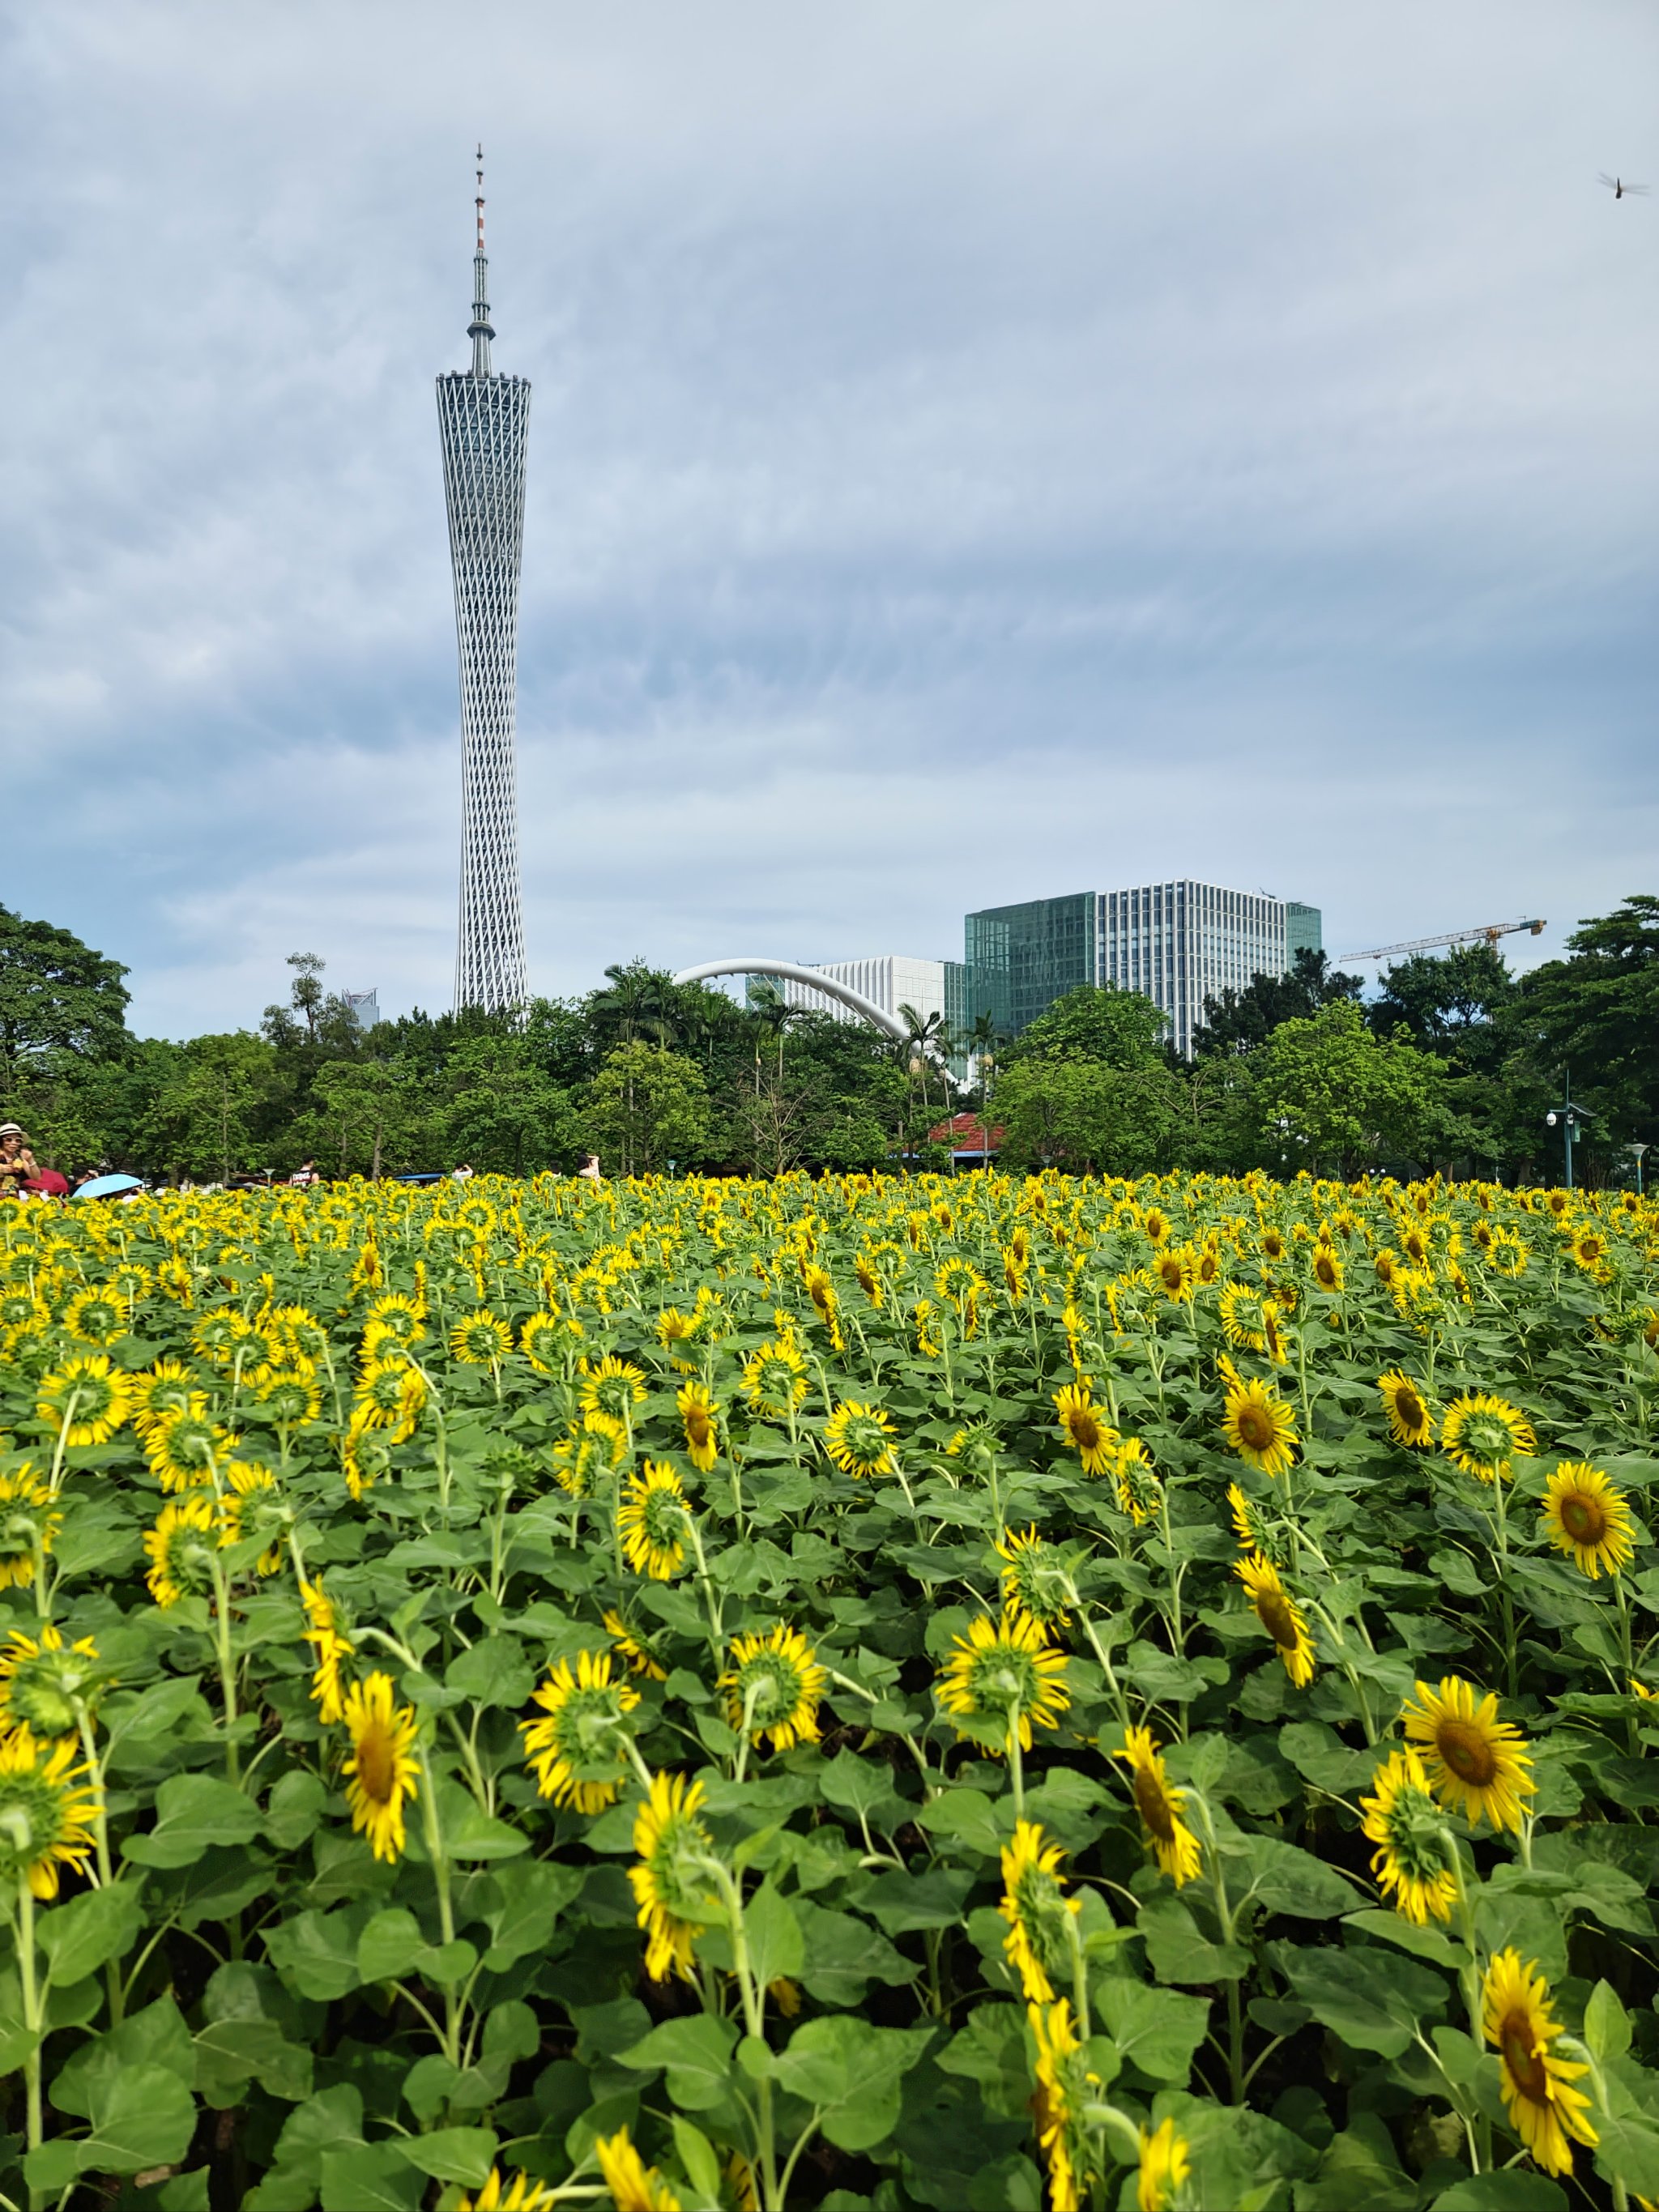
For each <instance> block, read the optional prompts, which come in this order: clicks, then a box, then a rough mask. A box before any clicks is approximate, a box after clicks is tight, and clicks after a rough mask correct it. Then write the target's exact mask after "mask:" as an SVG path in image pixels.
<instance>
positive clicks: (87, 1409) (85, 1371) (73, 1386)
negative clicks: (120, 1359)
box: [34, 1352, 131, 1445]
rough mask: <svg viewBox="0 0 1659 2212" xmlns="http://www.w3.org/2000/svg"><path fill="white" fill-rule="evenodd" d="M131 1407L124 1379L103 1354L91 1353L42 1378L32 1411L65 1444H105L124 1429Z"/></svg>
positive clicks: (69, 1360) (70, 1361) (71, 1360)
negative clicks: (120, 1429)
mask: <svg viewBox="0 0 1659 2212" xmlns="http://www.w3.org/2000/svg"><path fill="white" fill-rule="evenodd" d="M130 1403H131V1400H130V1395H129V1392H128V1388H127V1378H126V1376H125V1375H124V1374H123V1373H122V1371H121V1370H120V1369H119V1368H118V1367H112V1365H111V1364H110V1361H109V1358H108V1356H107V1354H106V1353H105V1352H89V1353H88V1354H86V1355H85V1356H84V1357H82V1358H75V1359H66V1360H65V1361H64V1364H63V1365H62V1366H61V1367H59V1368H58V1369H57V1370H55V1371H54V1372H53V1373H52V1374H50V1375H47V1376H43V1377H42V1379H41V1383H40V1401H39V1402H38V1404H37V1405H36V1407H35V1409H34V1410H35V1413H36V1414H37V1416H38V1417H39V1419H41V1420H43V1421H49V1422H50V1423H51V1424H52V1426H53V1428H55V1429H57V1430H58V1431H60V1432H61V1433H62V1435H63V1437H64V1442H65V1443H67V1444H70V1445H76V1444H106V1443H108V1442H109V1440H110V1438H111V1437H112V1436H113V1435H114V1434H115V1432H116V1431H117V1430H118V1429H119V1428H121V1427H123V1426H124V1425H125V1422H126V1418H127V1413H128V1410H129V1407H130Z"/></svg>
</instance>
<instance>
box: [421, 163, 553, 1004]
mask: <svg viewBox="0 0 1659 2212" xmlns="http://www.w3.org/2000/svg"><path fill="white" fill-rule="evenodd" d="M477 211H478V238H477V250H476V251H475V252H474V254H473V257H472V320H471V323H469V324H468V325H467V336H468V337H470V338H471V341H472V366H471V368H470V369H465V370H459V371H456V372H453V373H451V374H447V375H443V376H441V377H440V378H439V379H438V423H439V428H440V430H441V434H442V438H443V449H444V494H445V497H446V499H447V502H448V507H449V557H450V561H451V563H452V565H453V568H454V572H455V635H456V641H457V643H458V644H459V648H460V659H461V916H460V934H459V945H458V946H457V950H456V957H455V1010H456V1012H458V1013H459V1012H460V1010H461V1008H462V1007H463V1006H482V1007H483V1008H484V1009H485V1010H486V1011H487V1012H489V1013H510V1012H513V1010H514V1009H515V1008H516V1007H519V1006H522V1005H523V1004H524V1001H525V974H524V922H523V919H522V916H521V915H520V902H519V800H518V770H517V766H516V763H515V760H514V757H513V731H514V723H515V720H516V714H515V703H516V690H517V666H518V631H519V563H520V556H521V555H522V553H523V550H524V466H525V445H526V438H527V436H528V434H529V429H530V386H529V382H528V380H526V378H524V377H522V376H497V375H496V374H495V373H494V371H493V370H492V369H491V368H490V366H489V341H490V340H491V338H493V337H495V331H493V330H492V329H491V328H490V325H489V263H488V261H487V260H486V259H485V258H484V216H483V211H484V200H483V147H482V146H481V147H480V148H479V149H478V197H477Z"/></svg>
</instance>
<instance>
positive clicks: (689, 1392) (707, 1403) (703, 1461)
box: [674, 1382, 720, 1474]
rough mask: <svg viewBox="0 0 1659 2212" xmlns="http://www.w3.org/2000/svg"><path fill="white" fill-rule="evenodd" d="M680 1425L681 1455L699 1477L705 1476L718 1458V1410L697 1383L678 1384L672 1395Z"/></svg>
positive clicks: (705, 1390)
mask: <svg viewBox="0 0 1659 2212" xmlns="http://www.w3.org/2000/svg"><path fill="white" fill-rule="evenodd" d="M674 1403H675V1406H676V1407H678V1411H679V1417H680V1423H681V1425H682V1426H683V1428H684V1431H685V1453H686V1457H687V1458H688V1459H689V1460H690V1462H691V1464H692V1466H693V1467H695V1468H696V1470H697V1472H698V1473H699V1474H708V1471H709V1469H710V1468H712V1467H713V1466H714V1462H715V1460H716V1459H717V1458H718V1457H719V1456H720V1408H719V1407H718V1406H716V1405H715V1403H714V1399H713V1398H712V1397H711V1396H710V1395H709V1394H708V1390H707V1389H705V1388H704V1387H703V1385H702V1383H695V1382H694V1383H682V1384H681V1386H680V1388H679V1389H678V1390H677V1391H676V1392H675V1393H674Z"/></svg>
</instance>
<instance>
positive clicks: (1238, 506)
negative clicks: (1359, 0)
mask: <svg viewBox="0 0 1659 2212" xmlns="http://www.w3.org/2000/svg"><path fill="white" fill-rule="evenodd" d="M0 62H3V69H0V83H3V86H4V88H5V89H4V92H3V94H0V119H3V121H4V123H5V125H6V142H7V143H8V145H9V149H10V154H9V164H10V167H11V170H12V173H11V175H10V178H9V184H8V191H7V192H6V195H5V199H4V211H3V213H0V263H3V269H4V274H5V278H6V282H5V283H4V287H3V305H0V343H3V348H4V357H5V358H6V360H7V361H8V362H9V364H10V371H11V373H10V376H9V380H8V394H7V405H6V408H5V410H4V411H3V415H0V464H3V466H4V468H5V471H6V477H7V481H8V483H9V484H11V485H12V486H13V487H14V491H15V505H14V508H13V519H14V523H15V527H14V530H13V531H12V532H11V533H10V551H9V558H8V574H7V579H6V591H5V608H6V612H5V615H4V617H3V630H0V635H3V640H4V658H3V666H0V717H3V723H0V727H3V732H4V744H5V749H6V757H7V760H8V763H9V782H8V789H9V793H11V794H12V806H13V811H12V814H11V822H12V824H13V834H11V835H9V836H8V838H7V840H6V866H5V869H4V872H3V878H0V897H3V898H5V899H6V900H7V902H9V903H12V904H16V905H21V906H22V907H23V908H25V909H26V910H27V911H31V912H38V913H46V914H50V915H52V916H53V917H54V918H55V919H58V920H62V921H65V922H67V923H69V924H70V926H72V927H76V928H77V929H79V930H81V931H82V933H85V934H86V935H88V937H90V938H91V939H93V940H94V942H96V943H99V944H100V945H103V946H104V947H105V948H106V950H109V951H112V952H115V953H117V954H118V956H119V957H123V958H125V959H127V960H129V961H130V962H131V964H132V966H133V969H134V978H133V980H134V983H135V987H136V994H137V1006H136V1013H137V1018H139V1019H140V1020H141V1021H142V1022H143V1024H145V1025H146V1026H149V1027H153V1028H157V1029H161V1030H167V1031H169V1032H171V1033H174V1034H182V1033H187V1032H188V1031H190V1030H194V1029H197V1028H201V1027H204V1026H208V1025H212V1024H234V1023H237V1022H241V1021H248V1020H252V1019H253V1018H257V1015H258V1009H259V1007H260V1006H263V1004H264V1001H265V1000H266V999H267V998H269V997H270V996H273V995H275V994H276V993H277V991H278V990H279V989H280V987H281V981H282V977H283V968H282V961H283V955H284V954H285V953H286V952H288V951H291V950H294V949H295V948H296V947H298V946H301V945H305V946H308V947H311V948H313V949H314V950H316V951H319V952H321V953H323V954H325V956H326V957H327V958H328V959H329V961H330V963H331V965H330V973H331V977H333V978H334V979H335V980H337V981H339V982H340V983H342V984H349V985H353V986H360V985H366V984H370V983H378V985H379V986H380V992H381V1002H382V1004H383V1005H387V1006H407V1005H410V1004H413V1003H416V1002H420V1003H423V1004H425V1005H427V1006H436V1005H441V1004H442V1003H444V1002H445V1001H446V1000H447V994H448V991H449V988H450V982H451V975H452V969H453V902H454V888H455V877H456V864H457V848H458V845H459V792H458V782H459V777H458V774H457V766H458V755H459V747H458V744H457V742H456V708H455V703H454V670H453V626H452V620H451V614H450V608H449V596H448V578H447V554H446V547H445V542H444V531H443V516H442V505H441V487H440V480H439V465H438V454H437V440H436V429H435V416H434V409H433V403H432V397H431V382H430V379H431V377H432V375H433V374H435V372H436V371H437V370H439V369H441V368H447V367H451V366H457V365H459V363H460V362H461V361H462V359H463V357H464V351H465V341H464V338H463V336H462V331H463V326H464V324H465V315H466V297H467V292H468V287H469V276H470V270H469V266H468V261H467V252H468V232H469V220H470V214H471V210H470V207H469V204H468V201H469V198H470V193H471V173H470V169H469V167H468V162H467V155H468V154H469V152H470V143H469V134H470V133H471V132H474V131H477V130H479V129H482V130H483V133H484V136H485V137H486V140H487V141H488V143H489V152H490V178H489V194H490V234H491V250H492V275H493V277H494V294H495V307H496V321H497V326H498V328H499V330H500V332H501V337H500V340H499V343H498V346H497V358H498V361H499V362H500V363H501V365H502V366H503V367H506V368H513V369H515V370H519V371H521V372H522V373H524V374H528V375H529V376H530V377H531V378H532V380H533V382H534V385H535V401H534V407H533V411H532V432H531V441H532V443H531V505H530V513H529V518H528V526H527V544H526V575H525V609H524V623H523V640H522V666H521V683H520V700H521V707H520V717H521V748H522V754H521V757H522V779H523V804H524V814H525V824H524V838H523V842H524V848H525V858H526V902H527V933H528V938H529V950H530V958H531V970H532V981H533V982H534V983H535V984H536V985H537V986H538V987H541V988H544V989H549V990H568V989H579V988H581V987H585V986H586V984H588V983H589V982H591V981H593V980H594V979H595V978H596V976H597V975H598V973H599V969H601V968H602V967H603V965H604V964H605V962H607V961H608V960H611V959H615V958H618V957H629V955H630V954H632V953H634V952H635V951H638V952H642V953H645V954H647V956H649V957H653V958H660V959H664V960H679V959H682V958H684V959H691V958H694V957H699V956H710V955H713V954H715V953H718V952H721V951H728V950H732V949H740V950H757V949H768V948H770V949H775V950H777V951H782V952H785V953H792V954H794V955H797V956H799V957H809V958H811V957H839V956H845V955H848V954H852V953H857V952H862V951H874V950H878V949H889V950H906V951H932V952H936V953H949V952H952V951H956V950H957V949H958V946H959V937H960V916H961V915H962V913H963V909H964V908H965V907H967V906H970V905H975V904H982V903H988V902H995V901H999V900H1001V899H1005V898H1015V897H1021V896H1031V895H1034V894H1036V893H1040V892H1042V891H1045V890H1071V889H1075V888H1080V887H1082V886H1084V885H1087V884H1092V885H1097V886H1101V887H1105V886H1108V885H1109V884H1114V883H1118V882H1124V881H1133V880H1139V879H1144V878H1148V877H1151V876H1153V875H1158V874H1163V873H1166V872H1175V871H1181V872H1194V873H1199V874H1206V875H1211V876H1214V877H1217V878H1220V879H1222V880H1225V881H1231V882H1235V883H1237V884H1244V885H1255V884H1267V885H1268V886H1269V887H1270V888H1273V889H1275V890H1279V891H1281V892H1282V893H1284V894H1285V895H1288V896H1300V897H1304V898H1307V899H1310V900H1311V901H1313V902H1315V903H1317V904H1319V905H1321V906H1322V907H1323V908H1325V909H1326V913H1327V927H1328V939H1329V941H1331V942H1332V944H1333V946H1334V949H1335V950H1339V951H1340V950H1344V949H1346V945H1348V944H1350V943H1371V942H1376V941H1381V940H1383V939H1389V938H1394V937H1404V936H1410V935H1413V934H1417V933H1420V932H1426V931H1427V930H1429V929H1431V928H1434V927H1442V926H1451V925H1455V924H1459V923H1463V922H1470V921H1483V920H1486V919H1487V918H1489V917H1492V916H1496V915H1504V914H1509V913H1519V912H1521V911H1523V910H1526V911H1540V910H1541V911H1542V912H1544V913H1546V914H1547V915H1550V916H1551V918H1552V922H1553V924H1554V925H1555V927H1553V928H1552V931H1551V933H1550V935H1549V936H1548V937H1547V938H1546V939H1542V940H1541V941H1540V943H1539V944H1538V945H1536V946H1532V945H1529V946H1528V957H1540V956H1541V955H1542V954H1544V953H1547V951H1550V950H1551V949H1553V946H1554V945H1557V944H1559V937H1560V934H1561V932H1562V929H1563V927H1568V926H1571V922H1572V921H1573V920H1574V919H1575V918H1576V917H1577V915H1581V914H1586V913H1591V912H1595V911H1599V910H1601V909H1603V908H1606V907H1607V905H1609V904H1611V903H1612V902H1615V901H1616V900H1617V899H1618V898H1620V896H1623V895H1624V894H1625V893H1626V892H1627V891H1630V890H1636V889H1640V888H1652V887H1653V878H1652V856H1653V854H1654V852H1655V851H1656V849H1659V839H1656V835H1655V831H1656V827H1659V824H1656V806H1655V799H1654V794H1653V777H1652V769H1651V758H1652V746H1651V734H1650V732H1651V723H1652V699H1653V696H1654V679H1655V675H1656V668H1655V659H1656V654H1655V647H1654V641H1653V640H1654V631H1653V623H1652V596H1653V595H1652V587H1651V583H1650V575H1649V559H1650V550H1649V539H1650V523H1651V517H1652V514H1653V513H1654V511H1655V495H1656V491H1659V442H1656V440H1655V438H1654V436H1653V434H1652V422H1651V410H1652V400H1651V397H1650V378H1649V377H1648V375H1647V374H1646V370H1645V364H1646V362H1649V361H1650V359H1651V358H1652V356H1653V352H1654V349H1655V340H1656V337H1659V329H1656V324H1659V314H1656V289H1655V280H1656V273H1659V230H1656V229H1655V228H1654V225H1655V223H1656V222H1659V205H1656V204H1644V203H1643V202H1640V201H1635V202H1625V203H1622V204H1618V205H1616V206H1615V205H1614V204H1613V202H1612V200H1611V197H1610V196H1607V195H1605V194H1602V193H1601V192H1600V191H1598V189H1597V188H1596V186H1595V181H1594V179H1595V171H1596V170H1597V169H1598V168H1602V167H1608V168H1619V169H1622V170H1625V171H1626V172H1629V171H1632V170H1633V171H1635V172H1636V173H1638V174H1644V173H1645V172H1644V169H1643V167H1642V164H1643V163H1644V161H1645V162H1646V163H1647V165H1648V167H1649V169H1651V168H1652V167H1656V166H1659V159H1656V157H1659V147H1656V145H1655V143H1654V134H1653V130H1652V125H1651V120H1650V112H1649V110H1650V100H1649V99H1648V97H1647V94H1648V88H1650V85H1651V83H1652V82H1653V79H1654V70H1655V65H1656V62H1659V25H1656V21H1655V19H1654V18H1653V17H1652V16H1651V15H1650V13H1649V12H1648V11H1646V10H1644V9H1636V8H1632V7H1626V6H1621V5H1614V4H1607V5H1602V6H1599V7H1595V6H1592V7H1586V8H1583V9H1575V10H1573V11H1571V15H1570V16H1568V15H1564V14H1563V13H1562V11H1560V10H1559V9H1553V8H1548V7H1545V6H1543V5H1539V4H1534V5H1521V6H1515V5H1502V6H1500V5H1498V4H1497V0H1469V4H1468V5H1467V6H1465V7H1463V8H1462V9H1458V10H1456V11H1448V10H1445V9H1433V8H1431V7H1429V6H1426V5H1417V6H1406V7H1403V8H1401V7H1399V6H1391V7H1389V8H1383V7H1381V6H1369V5H1368V6H1364V7H1360V8H1358V9H1343V10H1332V9H1328V8H1324V7H1319V6H1314V5H1311V4H1307V5H1302V4H1288V5H1285V6H1282V7H1279V8H1276V9H1273V10H1270V11H1263V10H1242V9H1237V8H1235V7H1232V6H1230V5H1228V4H1226V0H1194V4H1190V5H1188V6H1186V7H1183V8H1182V9H1178V10H1177V9H1170V10H1163V11H1146V10H1136V9H1132V8H1130V7H1128V6H1127V5H1115V4H1114V5H1084V4H1076V5H1061V4H1042V0H1038V4H1035V5H1033V6H1031V7H1028V8H1022V9H1010V8H1006V7H996V6H991V5H974V4H969V5H967V6H963V5H962V4H959V0H958V4H953V5H946V4H945V0H919V4H917V5H915V6H914V7H911V8H908V9H904V10H902V11H893V10H891V9H882V8H879V7H876V6H873V5H863V6H858V5H854V6H851V7H844V8H841V9H835V10H829V9H766V8H763V7H762V6H759V5H758V4H752V0H751V4H749V5H745V6H737V5H729V4H716V3H714V0H711V3H710V4H702V5H699V6H698V7H696V8H692V9H684V8H677V7H673V6H671V5H669V4H667V0H659V4H656V5H652V6H643V5H632V6H630V5H627V4H620V5H615V6H611V7H609V8H606V9H590V10H586V11H578V10H574V9H561V10H555V9H544V8H541V7H536V6H531V5H502V4H494V5H484V6H481V7H480V8H478V9H474V10H471V11H470V12H469V14H468V15H467V16H466V17H465V21H462V20H461V19H459V18H457V17H456V15H454V13H453V10H449V9H439V8H436V7H434V6H428V5H426V4H424V0H405V4H399V5H397V6H392V5H382V4H378V3H377V0H359V4H358V5H357V6H356V7H355V8H353V9H349V10H343V9H325V8H322V7H320V6H315V5H311V4H298V5H290V6H286V7H284V8H283V9H280V10H277V9H269V10H265V11H255V10H242V11H238V12H237V13H235V14H234V15H228V14H226V13H225V12H224V11H222V10H220V9H213V8H210V7H209V6H206V5H199V6H198V5H174V4H168V0H156V4H155V5H152V6H150V7H149V8H146V9H142V10H139V9H124V10H115V9H108V8H107V7H104V6H101V5H98V4H92V0H88V4H77V0H64V4H60V5H58V6H57V7H55V8H53V9H51V10H43V11H38V12H37V13H36V14H35V15H33V16H31V17H29V18H27V20H26V19H24V18H23V17H21V15H18V16H15V17H14V18H13V20H12V26H11V29H10V33H9V42H8V46H7V49H6V51H5V52H4V54H3V56H0ZM1655 181H1656V182H1659V179H1655ZM19 825H21V827H20V826H19ZM1338 939H1341V940H1342V942H1341V943H1338V942H1337V940H1338Z"/></svg>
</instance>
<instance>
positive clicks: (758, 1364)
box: [743, 1337, 806, 1415]
mask: <svg viewBox="0 0 1659 2212" xmlns="http://www.w3.org/2000/svg"><path fill="white" fill-rule="evenodd" d="M743 1393H744V1397H746V1398H747V1399H748V1401H749V1402H750V1405H751V1406H752V1407H754V1409H755V1411H756V1412H757V1413H775V1414H779V1415H785V1414H787V1413H790V1412H792V1411H793V1408H794V1407H797V1406H800V1405H803V1404H804V1403H805V1399H806V1362H805V1359H803V1358H802V1357H801V1355H800V1352H799V1349H798V1348H797V1346H795V1344H794V1342H793V1340H792V1339H790V1338H788V1337H781V1338H779V1339H778V1340H777V1341H776V1342H775V1343H770V1344H763V1345H762V1346H760V1347H759V1348H758V1350H757V1351H755V1352H751V1353H750V1356H749V1358H747V1359H746V1360H745V1361H744V1369H743Z"/></svg>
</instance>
